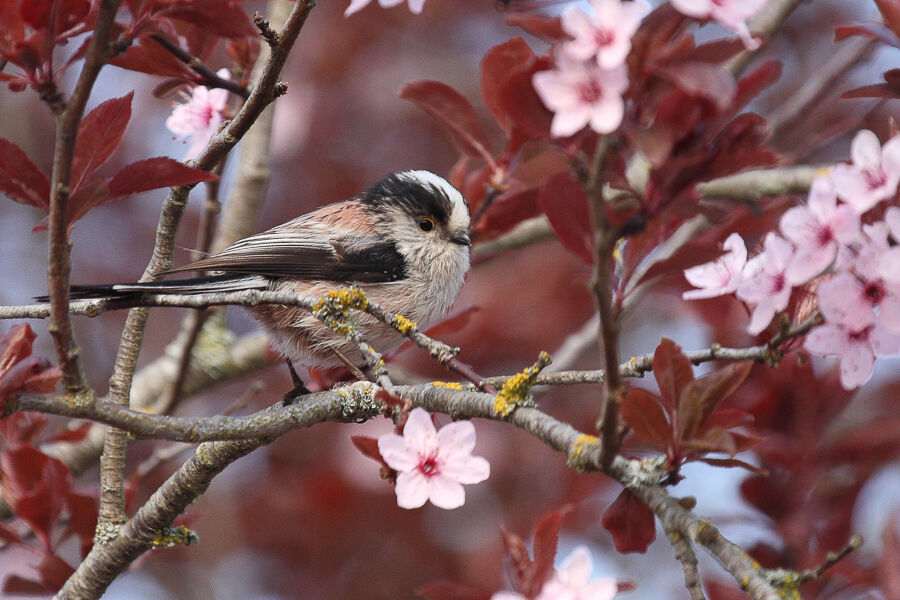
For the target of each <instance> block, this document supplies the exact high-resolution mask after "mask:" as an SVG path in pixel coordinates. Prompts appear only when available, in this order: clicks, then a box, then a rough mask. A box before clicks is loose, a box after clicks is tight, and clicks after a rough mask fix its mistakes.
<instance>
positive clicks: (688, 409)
mask: <svg viewBox="0 0 900 600" xmlns="http://www.w3.org/2000/svg"><path fill="white" fill-rule="evenodd" d="M752 368H753V363H752V362H749V361H747V362H740V363H734V364H730V365H728V366H726V367H723V368H721V369H719V370H717V371H713V372H712V373H710V374H709V375H706V376H705V377H701V378H700V379H696V380H694V381H692V382H690V383H688V384H687V386H685V387H684V389H683V390H682V392H681V395H680V397H679V399H678V429H679V432H678V434H679V439H682V440H689V439H691V438H693V437H694V436H696V435H697V432H698V431H699V430H700V427H701V426H702V425H703V424H704V422H705V421H706V419H707V418H708V417H709V415H710V414H712V412H713V411H714V410H715V409H716V407H717V406H718V405H719V404H720V403H721V402H722V400H724V399H725V398H727V397H728V396H730V395H731V394H732V393H733V392H734V390H736V389H737V388H738V386H739V385H741V384H742V383H743V382H744V379H746V378H747V375H749V374H750V369H752Z"/></svg>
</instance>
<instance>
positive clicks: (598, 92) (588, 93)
mask: <svg viewBox="0 0 900 600" xmlns="http://www.w3.org/2000/svg"><path fill="white" fill-rule="evenodd" d="M578 91H579V92H581V99H582V100H584V101H585V102H587V103H588V104H593V103H594V102H597V101H598V100H599V99H600V98H602V97H603V88H601V87H600V84H599V83H597V82H596V81H588V82H585V83H583V84H581V88H580V89H579V90H578Z"/></svg>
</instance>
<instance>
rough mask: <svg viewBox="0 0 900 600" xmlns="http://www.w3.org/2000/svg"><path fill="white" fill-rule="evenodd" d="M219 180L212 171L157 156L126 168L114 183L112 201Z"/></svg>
mask: <svg viewBox="0 0 900 600" xmlns="http://www.w3.org/2000/svg"><path fill="white" fill-rule="evenodd" d="M217 179H219V176H218V175H215V174H213V173H210V172H209V171H204V170H203V169H197V168H194V167H189V166H187V165H185V164H184V163H180V162H178V161H177V160H175V159H173V158H169V157H167V156H156V157H154V158H146V159H144V160H139V161H137V162H133V163H131V164H129V165H125V166H124V167H122V169H121V170H120V171H119V172H118V173H116V174H115V176H113V178H112V179H111V180H110V182H109V193H110V196H111V197H112V199H118V198H124V197H125V196H130V195H132V194H139V193H141V192H146V191H149V190H155V189H159V188H164V187H174V186H179V185H193V184H195V183H201V182H205V181H216V180H217Z"/></svg>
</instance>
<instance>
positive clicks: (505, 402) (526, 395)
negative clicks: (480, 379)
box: [494, 352, 551, 417]
mask: <svg viewBox="0 0 900 600" xmlns="http://www.w3.org/2000/svg"><path fill="white" fill-rule="evenodd" d="M550 361H551V358H550V355H549V354H547V353H546V352H541V353H540V355H539V356H538V360H537V362H536V363H534V364H533V365H531V366H530V367H527V368H526V369H524V370H523V371H521V372H519V373H516V374H515V375H513V376H512V377H510V378H509V379H507V380H506V383H504V384H503V387H502V388H500V391H499V392H497V397H496V398H495V399H494V412H495V413H497V414H498V415H500V416H503V417H507V416H509V415H510V414H511V413H512V411H514V410H515V409H516V407H518V406H528V405H530V404H533V395H532V393H531V388H532V386H534V382H535V380H536V379H537V376H538V374H539V373H540V372H541V371H542V370H543V368H544V367H546V366H547V365H549V364H550Z"/></svg>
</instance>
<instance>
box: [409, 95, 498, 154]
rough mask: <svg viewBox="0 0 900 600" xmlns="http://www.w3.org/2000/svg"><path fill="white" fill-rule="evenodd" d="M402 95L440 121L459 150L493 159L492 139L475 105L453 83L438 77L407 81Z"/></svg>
mask: <svg viewBox="0 0 900 600" xmlns="http://www.w3.org/2000/svg"><path fill="white" fill-rule="evenodd" d="M399 96H400V97H401V98H403V99H405V100H410V101H412V102H415V103H416V104H417V105H418V106H419V108H421V109H422V110H424V111H425V112H427V113H428V114H429V115H431V116H432V117H433V118H434V119H435V120H436V121H437V122H438V123H440V124H441V126H443V127H444V129H446V130H447V132H448V133H449V134H450V138H451V139H452V140H453V143H454V144H455V145H456V147H457V148H458V149H459V150H460V152H462V153H464V154H467V155H469V156H471V157H472V158H482V159H484V160H486V161H488V162H490V161H491V160H492V158H491V154H490V151H489V150H488V148H489V147H490V143H489V142H488V139H487V136H486V135H485V134H484V131H483V130H482V128H481V124H480V123H479V122H478V115H477V114H476V113H475V109H474V108H473V107H472V105H471V104H470V103H469V101H468V100H466V98H465V97H464V96H463V95H462V94H460V93H459V92H457V91H456V90H454V89H453V88H452V87H450V86H449V85H447V84H445V83H441V82H439V81H414V82H412V83H407V84H406V85H404V86H403V88H402V89H401V90H400V93H399Z"/></svg>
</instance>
